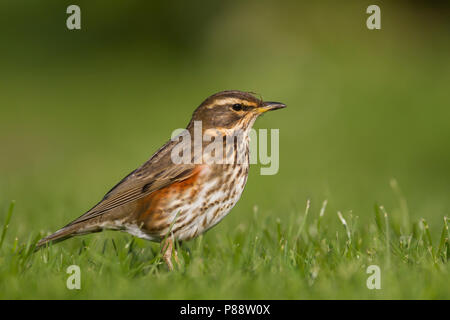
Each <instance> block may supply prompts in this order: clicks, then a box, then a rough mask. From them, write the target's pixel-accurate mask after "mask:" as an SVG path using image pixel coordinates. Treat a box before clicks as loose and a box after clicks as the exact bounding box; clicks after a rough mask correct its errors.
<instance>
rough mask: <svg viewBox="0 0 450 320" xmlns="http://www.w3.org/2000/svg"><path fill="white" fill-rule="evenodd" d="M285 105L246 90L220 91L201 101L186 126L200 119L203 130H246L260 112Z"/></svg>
mask: <svg viewBox="0 0 450 320" xmlns="http://www.w3.org/2000/svg"><path fill="white" fill-rule="evenodd" d="M285 107H286V105H284V104H283V103H280V102H269V101H262V100H261V99H258V98H256V97H255V96H254V95H253V94H251V93H248V92H243V91H237V90H230V91H222V92H219V93H216V94H213V95H212V96H210V97H208V98H207V99H206V100H205V101H203V103H202V104H201V105H200V106H199V107H198V108H197V109H196V110H195V111H194V113H193V115H192V119H191V122H190V123H189V126H188V128H190V127H192V126H193V123H194V121H200V122H201V123H202V127H203V131H205V130H208V129H215V130H219V131H231V132H232V131H235V130H242V131H247V130H248V129H250V128H251V127H252V125H253V123H254V122H255V120H256V118H257V117H258V116H260V115H261V114H263V113H265V112H267V111H271V110H277V109H281V108H285Z"/></svg>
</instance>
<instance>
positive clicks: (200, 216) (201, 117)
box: [37, 90, 286, 270]
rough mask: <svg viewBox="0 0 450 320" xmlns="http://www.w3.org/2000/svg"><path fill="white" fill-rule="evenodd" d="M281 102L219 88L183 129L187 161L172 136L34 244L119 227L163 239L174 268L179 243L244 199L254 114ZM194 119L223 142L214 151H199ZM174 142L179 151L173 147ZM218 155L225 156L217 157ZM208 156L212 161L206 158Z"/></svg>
mask: <svg viewBox="0 0 450 320" xmlns="http://www.w3.org/2000/svg"><path fill="white" fill-rule="evenodd" d="M284 107H286V106H285V105H284V104H282V103H279V102H264V101H262V100H260V99H258V98H256V97H255V96H254V95H253V94H250V93H247V92H242V91H235V90H233V91H222V92H219V93H216V94H214V95H212V96H210V97H209V98H207V99H206V100H205V101H204V102H203V103H202V104H200V106H199V107H198V108H197V109H196V110H195V111H194V113H193V115H192V119H191V121H190V122H189V124H188V126H187V128H186V130H185V133H186V134H187V135H186V136H184V137H187V139H188V140H187V141H184V143H186V142H188V143H187V144H186V145H187V148H185V149H182V150H184V151H186V154H188V152H187V151H193V152H191V155H189V154H188V157H185V158H183V159H187V160H190V161H183V162H182V163H179V161H175V162H176V163H175V162H174V155H175V156H177V155H178V152H179V149H180V148H179V145H178V144H179V143H180V140H181V139H178V140H177V139H171V140H170V141H169V142H167V143H166V144H165V145H164V146H163V147H161V148H160V149H159V150H158V151H157V152H156V153H155V154H154V155H153V156H152V157H151V158H150V159H149V160H148V161H147V162H145V163H144V164H143V165H142V166H141V167H139V168H138V169H136V170H134V171H133V172H131V173H130V174H129V175H128V176H126V177H125V178H124V179H122V181H120V182H119V183H118V184H117V185H116V186H115V187H114V188H112V189H111V190H110V191H109V192H108V193H107V194H106V195H105V196H104V198H103V199H102V200H101V201H100V202H99V203H98V204H97V205H96V206H94V207H93V208H92V209H91V210H89V211H88V212H86V213H85V214H83V215H82V216H81V217H79V218H78V219H76V220H74V221H72V222H71V223H69V224H68V225H66V226H65V227H64V228H62V229H60V230H58V231H57V232H55V233H54V234H52V235H50V236H48V237H46V238H43V239H41V240H40V241H39V242H38V244H37V248H39V247H42V246H44V245H46V244H48V243H55V242H59V241H62V240H65V239H67V238H70V237H73V236H77V235H82V234H87V233H92V232H99V231H102V230H120V231H126V232H128V233H130V234H132V235H134V236H137V237H140V238H144V239H147V240H152V241H157V242H164V243H162V256H163V259H164V261H165V262H166V263H167V265H168V267H169V269H170V270H172V269H173V266H172V250H173V244H174V241H183V240H189V239H192V238H194V237H196V236H198V235H200V234H202V233H204V232H205V231H207V230H208V229H210V228H212V227H213V226H215V225H216V224H217V223H219V222H220V221H221V220H222V219H223V218H224V217H225V216H226V215H227V214H228V212H230V210H231V209H232V208H233V206H234V205H235V204H236V202H237V201H238V200H239V198H240V196H241V194H242V191H243V190H244V186H245V184H246V182H247V177H248V169H249V131H250V129H251V127H252V126H253V123H254V122H255V120H256V118H257V117H258V116H259V115H261V114H263V113H264V112H266V111H270V110H276V109H280V108H284ZM197 124H200V125H201V134H202V135H204V136H208V135H209V136H210V137H212V138H215V139H216V140H215V141H220V146H221V147H220V148H219V149H216V151H215V152H214V156H212V154H213V153H212V152H211V153H210V154H209V155H208V154H207V153H200V157H198V155H199V153H198V152H196V150H194V149H195V148H194V147H193V146H194V145H196V142H195V141H194V140H195V130H196V126H197ZM197 127H198V126H197ZM230 138H231V139H230ZM206 140H208V139H206ZM200 141H202V142H201V143H200V145H199V144H198V143H197V147H198V146H200V147H205V146H206V144H207V142H205V141H204V139H202V140H200ZM230 141H232V143H228V142H230ZM177 146H178V148H179V149H177V152H174V151H175V149H176V148H177ZM221 148H223V149H222V150H220V149H221ZM219 151H221V152H219ZM183 153H184V152H183ZM220 153H222V158H223V159H222V161H216V160H217V159H218V158H219V159H220V157H217V155H219V154H220ZM196 155H197V156H196ZM183 156H185V155H184V154H183ZM211 159H214V160H215V161H208V160H211ZM199 160H200V161H199ZM164 239H165V241H163V240H164ZM175 258H177V257H176V251H175Z"/></svg>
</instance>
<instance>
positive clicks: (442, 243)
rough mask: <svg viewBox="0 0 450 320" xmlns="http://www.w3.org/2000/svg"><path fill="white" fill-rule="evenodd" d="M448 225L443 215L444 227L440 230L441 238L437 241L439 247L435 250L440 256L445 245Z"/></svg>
mask: <svg viewBox="0 0 450 320" xmlns="http://www.w3.org/2000/svg"><path fill="white" fill-rule="evenodd" d="M448 233H449V231H448V225H447V217H444V227H443V228H442V232H441V239H440V241H439V248H438V251H437V255H438V256H440V255H441V254H442V253H443V252H442V251H443V249H444V247H445V244H446V243H447V242H448V239H449V238H448Z"/></svg>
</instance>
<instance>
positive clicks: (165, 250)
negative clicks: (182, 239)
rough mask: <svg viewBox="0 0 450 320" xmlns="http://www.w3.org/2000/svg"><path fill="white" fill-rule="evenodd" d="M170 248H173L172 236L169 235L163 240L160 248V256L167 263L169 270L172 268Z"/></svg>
mask: <svg viewBox="0 0 450 320" xmlns="http://www.w3.org/2000/svg"><path fill="white" fill-rule="evenodd" d="M172 249H173V240H172V238H170V237H169V238H167V239H166V241H164V243H163V245H162V248H161V253H162V258H163V260H164V262H165V263H166V264H167V267H168V268H169V270H170V271H172V270H173V265H172ZM175 255H176V253H175ZM176 259H177V258H176Z"/></svg>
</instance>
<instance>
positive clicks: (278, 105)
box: [257, 101, 286, 113]
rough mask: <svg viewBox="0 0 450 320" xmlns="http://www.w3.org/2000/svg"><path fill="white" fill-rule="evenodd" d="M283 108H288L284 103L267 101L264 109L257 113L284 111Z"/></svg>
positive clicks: (263, 106)
mask: <svg viewBox="0 0 450 320" xmlns="http://www.w3.org/2000/svg"><path fill="white" fill-rule="evenodd" d="M283 108H286V105H285V104H284V103H281V102H273V101H266V102H263V104H262V107H259V108H258V110H257V111H258V113H264V112H267V111H272V110H277V109H283Z"/></svg>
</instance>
